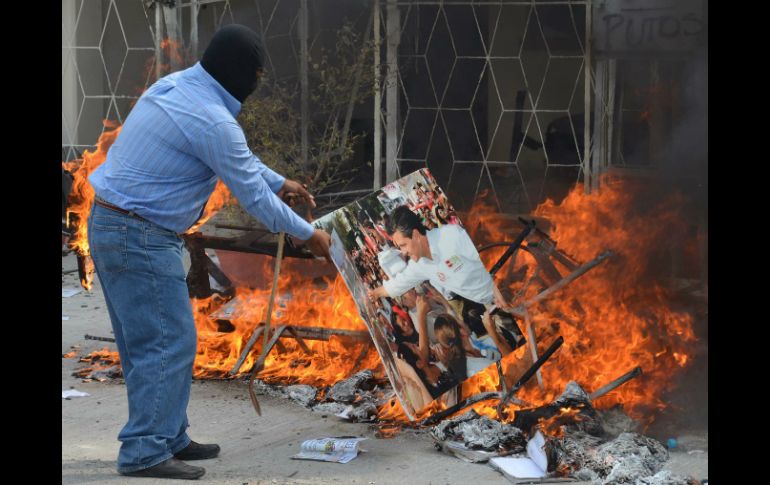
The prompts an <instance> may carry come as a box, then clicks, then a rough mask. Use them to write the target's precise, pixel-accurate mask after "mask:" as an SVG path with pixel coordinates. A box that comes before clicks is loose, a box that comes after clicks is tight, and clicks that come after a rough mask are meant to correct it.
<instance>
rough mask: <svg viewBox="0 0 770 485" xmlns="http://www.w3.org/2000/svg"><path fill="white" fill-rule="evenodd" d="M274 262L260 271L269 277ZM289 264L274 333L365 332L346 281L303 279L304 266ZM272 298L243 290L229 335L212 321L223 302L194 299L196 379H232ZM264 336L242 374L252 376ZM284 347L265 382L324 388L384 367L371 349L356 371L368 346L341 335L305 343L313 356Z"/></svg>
mask: <svg viewBox="0 0 770 485" xmlns="http://www.w3.org/2000/svg"><path fill="white" fill-rule="evenodd" d="M271 263H272V261H270V260H269V259H267V258H266V259H264V260H263V265H264V266H263V267H262V268H256V270H257V271H260V270H262V271H264V272H265V273H266V274H270V272H271V271H272V268H271V267H270V266H271ZM292 263H293V264H292ZM284 264H286V266H289V268H287V269H286V270H282V272H281V275H280V278H279V281H278V291H277V296H276V305H275V306H274V307H273V315H272V318H271V324H270V325H271V327H272V328H276V327H278V326H280V325H283V324H290V325H295V326H306V327H326V328H338V329H345V330H359V331H366V326H365V325H364V323H363V321H362V320H361V318H360V316H359V315H358V311H357V309H356V306H355V303H354V302H353V299H352V298H351V297H350V293H349V292H348V290H347V287H346V286H345V284H344V282H343V281H342V279H341V278H334V279H331V278H324V279H323V281H322V282H320V283H314V282H313V281H309V280H308V279H307V278H304V277H303V275H302V272H301V268H302V262H291V261H286V262H285V263H284ZM291 266H294V268H291ZM270 293H271V291H270V289H269V288H265V289H248V288H238V289H237V290H236V298H237V299H238V301H239V306H238V312H236V316H234V318H232V320H231V323H232V325H233V326H234V327H235V330H234V331H232V332H228V333H224V332H220V331H218V325H217V323H216V322H214V321H213V320H212V319H211V318H209V315H210V314H211V313H212V311H213V310H214V309H216V308H217V307H218V306H219V305H221V303H222V301H214V300H212V298H207V299H203V300H197V299H193V300H192V301H193V308H194V313H195V321H196V326H197V328H198V355H197V357H196V359H195V369H194V371H193V373H194V376H195V377H198V378H210V377H223V376H225V375H227V374H226V373H227V372H229V371H230V370H231V369H232V368H233V366H234V365H235V363H236V361H237V360H238V358H239V357H240V355H241V354H242V353H243V351H244V349H245V346H246V345H247V343H248V340H249V338H250V337H251V334H252V332H253V331H254V329H255V328H256V327H257V323H258V322H263V321H264V320H265V318H266V315H265V313H266V312H267V307H268V301H269V297H270ZM213 298H214V299H217V297H213ZM263 335H264V334H263ZM263 335H260V336H259V338H258V339H257V341H256V343H255V345H254V347H253V349H252V351H251V352H250V354H249V356H248V357H247V358H246V360H245V361H244V363H243V364H242V366H241V367H240V373H241V374H244V373H247V372H249V370H250V369H251V368H252V367H253V365H254V363H255V361H256V359H257V358H258V357H259V355H260V353H261V349H262V344H263ZM280 342H281V343H282V344H283V346H284V347H285V348H286V350H285V351H279V350H278V349H274V350H272V351H271V352H270V353H269V354H268V357H267V359H266V360H265V366H264V370H263V371H262V372H261V373H260V374H259V377H260V378H261V379H263V380H265V381H266V382H272V383H275V382H281V383H288V384H309V385H313V386H316V387H322V386H327V385H331V384H334V383H335V382H337V381H339V380H342V379H345V378H347V377H349V376H350V375H351V374H353V373H354V372H356V371H360V370H363V369H376V368H377V367H378V366H379V364H380V361H379V357H378V355H377V352H376V351H375V350H374V349H373V348H370V349H369V351H368V352H367V354H366V355H365V356H364V357H362V359H361V362H360V363H359V365H357V366H356V368H355V369H354V368H353V365H354V364H355V362H354V361H355V360H356V357H357V356H359V355H361V354H362V353H363V351H364V349H365V346H366V345H367V343H366V342H351V341H349V340H347V339H345V338H339V337H337V336H332V337H331V338H330V339H329V340H328V341H322V340H307V339H305V344H306V345H307V347H308V348H309V350H310V351H311V352H312V355H308V354H306V353H305V352H304V351H303V350H302V349H301V347H300V346H299V345H298V344H297V343H296V341H295V340H294V339H292V338H282V339H280ZM380 375H382V374H381V371H380Z"/></svg>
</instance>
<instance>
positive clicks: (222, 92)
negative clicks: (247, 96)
mask: <svg viewBox="0 0 770 485" xmlns="http://www.w3.org/2000/svg"><path fill="white" fill-rule="evenodd" d="M192 70H193V72H194V73H195V74H196V75H197V76H199V77H200V78H201V79H203V80H204V81H205V82H206V84H208V85H209V86H211V87H212V88H213V89H214V91H215V92H216V93H217V94H218V95H219V97H220V98H221V99H222V101H223V102H224V103H225V107H226V108H227V110H228V111H229V112H230V114H232V115H233V117H235V116H237V115H238V113H239V112H240V111H241V102H240V101H238V100H237V99H235V97H233V95H232V94H230V93H228V92H227V89H225V88H224V87H222V85H221V84H219V81H217V80H216V79H214V78H213V77H212V76H211V74H209V73H208V72H207V71H206V70H205V69H203V66H201V63H200V62H196V63H195V65H194V66H193V67H192Z"/></svg>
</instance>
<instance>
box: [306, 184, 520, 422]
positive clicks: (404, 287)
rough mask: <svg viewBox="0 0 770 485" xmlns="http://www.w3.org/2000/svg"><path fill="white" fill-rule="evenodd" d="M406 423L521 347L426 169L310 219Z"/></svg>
mask: <svg viewBox="0 0 770 485" xmlns="http://www.w3.org/2000/svg"><path fill="white" fill-rule="evenodd" d="M314 225H315V226H316V227H318V228H321V229H323V230H325V231H327V232H328V233H330V234H331V237H332V247H331V255H332V259H333V261H334V264H335V265H336V266H337V269H338V270H339V272H340V274H341V275H342V278H343V279H344V281H345V284H346V285H347V287H348V289H349V290H350V293H351V294H352V295H353V299H354V301H355V302H356V306H357V307H358V312H359V313H360V315H361V317H362V318H363V320H364V322H365V323H366V325H367V327H368V328H369V332H370V333H371V335H372V340H373V341H374V344H375V346H376V347H377V351H378V352H379V353H380V356H381V358H382V362H383V364H384V367H385V371H386V372H387V374H388V377H389V379H390V382H391V383H392V385H393V388H394V390H395V391H396V394H397V396H398V398H399V400H400V402H401V405H402V407H403V408H404V411H405V412H406V414H407V416H408V417H409V418H410V419H412V420H413V419H414V416H415V414H416V413H417V412H419V411H420V410H422V409H423V408H425V407H426V406H427V405H428V404H430V403H431V402H432V401H433V400H436V399H441V400H443V402H444V403H445V404H446V405H448V406H449V405H452V404H454V403H455V400H456V399H457V396H456V389H457V386H458V385H459V384H460V383H461V382H462V381H464V380H465V379H467V378H469V377H471V376H472V375H474V374H476V373H478V372H480V371H481V370H483V369H485V368H487V367H488V366H489V365H492V364H493V363H494V362H496V361H498V360H500V359H501V358H502V357H504V356H506V355H508V354H509V353H510V352H512V351H513V350H514V349H516V348H518V347H519V346H521V345H523V344H524V341H525V339H524V337H523V335H522V333H521V331H520V329H519V327H518V325H517V323H516V320H515V319H514V318H513V317H512V316H511V315H510V314H509V313H507V312H505V311H503V310H501V309H500V308H498V307H503V306H504V301H503V299H502V295H501V294H500V292H499V290H498V289H497V287H496V286H495V284H494V281H493V280H492V277H491V276H490V275H489V272H488V271H487V269H486V268H485V267H484V265H483V263H482V262H481V259H480V258H479V254H478V251H477V250H476V247H475V246H474V245H473V242H472V241H471V239H470V237H469V236H468V234H467V232H466V231H465V228H464V227H463V225H462V222H461V221H460V219H459V218H458V217H457V215H456V214H455V211H454V208H453V207H452V205H451V204H450V203H449V200H448V199H447V197H446V195H445V194H444V191H443V190H442V189H441V187H439V186H438V184H437V183H436V181H435V180H434V179H433V176H432V175H431V174H430V171H429V170H428V169H422V170H419V171H417V172H414V173H412V174H410V175H407V176H405V177H403V178H401V179H399V180H397V181H395V182H393V183H390V184H388V185H386V186H385V187H383V188H382V189H380V190H378V191H376V192H374V193H373V194H370V195H368V196H366V197H364V198H362V199H359V200H358V201H356V202H353V203H352V204H349V205H347V206H345V207H343V208H341V209H338V210H336V211H335V212H332V213H330V214H327V215H326V216H324V217H322V218H321V219H319V220H317V221H315V222H314Z"/></svg>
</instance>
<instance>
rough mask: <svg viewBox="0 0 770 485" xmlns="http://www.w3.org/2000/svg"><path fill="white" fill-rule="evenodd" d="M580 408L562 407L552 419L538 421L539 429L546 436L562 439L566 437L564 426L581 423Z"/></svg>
mask: <svg viewBox="0 0 770 485" xmlns="http://www.w3.org/2000/svg"><path fill="white" fill-rule="evenodd" d="M581 420H582V417H581V416H580V408H572V407H562V408H559V414H556V415H554V416H551V417H550V418H540V419H538V420H537V427H538V428H539V429H540V430H541V431H542V432H543V434H544V435H546V436H551V437H554V438H561V437H563V436H564V425H565V424H570V423H575V422H577V421H581Z"/></svg>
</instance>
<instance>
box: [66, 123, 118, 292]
mask: <svg viewBox="0 0 770 485" xmlns="http://www.w3.org/2000/svg"><path fill="white" fill-rule="evenodd" d="M104 128H105V130H104V132H102V134H101V135H100V136H99V140H98V141H97V142H96V149H95V150H93V151H91V150H86V151H85V152H84V153H83V158H78V159H76V160H72V161H70V162H62V167H64V169H65V170H67V171H69V172H70V173H71V174H72V176H73V181H72V190H71V192H70V196H69V200H68V207H67V226H68V227H70V228H72V229H73V231H72V237H71V238H70V240H69V242H68V243H67V245H68V246H69V248H70V249H72V250H74V251H75V252H76V253H77V254H78V256H79V261H78V263H79V264H84V265H86V267H85V268H84V271H82V272H81V280H80V284H81V285H82V286H83V288H85V289H86V290H89V291H90V290H91V287H92V285H93V279H92V278H93V263H92V262H91V251H90V250H89V248H88V229H87V221H88V215H89V214H90V213H91V204H92V203H93V201H94V189H93V187H91V184H90V183H88V176H89V175H91V172H93V171H94V170H96V168H97V167H98V166H99V165H101V164H102V163H104V160H105V158H107V151H108V150H109V149H110V147H111V146H112V144H113V143H114V142H115V139H116V138H117V137H118V134H119V133H120V126H118V125H117V124H115V123H114V122H111V121H109V120H104Z"/></svg>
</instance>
